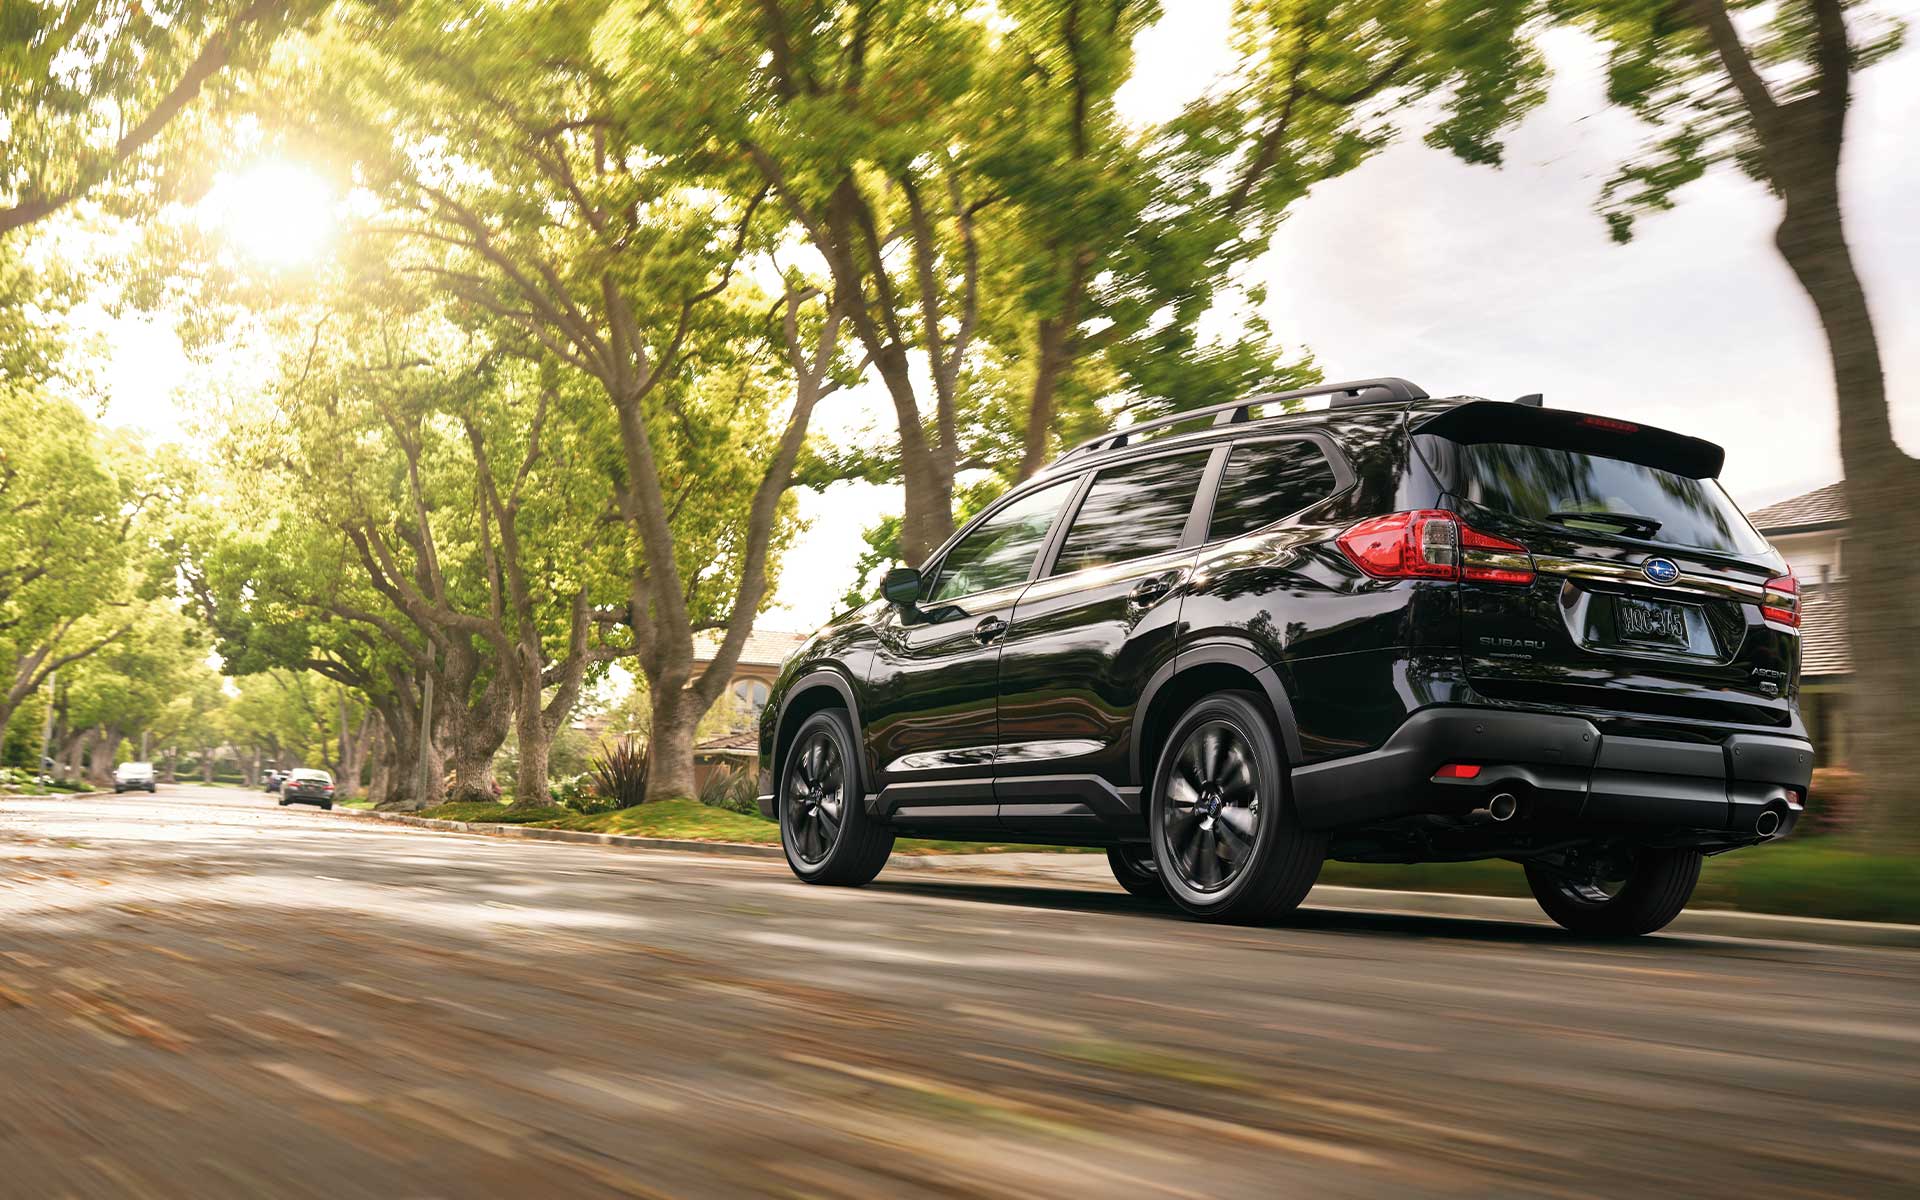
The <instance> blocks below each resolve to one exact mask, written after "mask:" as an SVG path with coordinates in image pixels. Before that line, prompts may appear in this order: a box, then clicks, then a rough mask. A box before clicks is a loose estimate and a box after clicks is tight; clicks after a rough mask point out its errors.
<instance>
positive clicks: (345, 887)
mask: <svg viewBox="0 0 1920 1200" xmlns="http://www.w3.org/2000/svg"><path fill="white" fill-rule="evenodd" d="M1917 1008H1920V953H1917V952H1914V951H1910V950H1898V949H1881V948H1867V947H1838V946H1822V945H1811V944H1800V945H1788V944H1784V943H1778V942H1759V941H1741V940H1737V939H1723V938H1712V939H1708V938H1694V937H1688V936H1685V935H1680V936H1669V937H1661V938H1656V939H1650V940H1648V941H1646V942H1644V943H1641V944H1636V945H1631V946H1606V945H1590V944H1580V943H1577V942H1574V941H1571V940H1569V939H1567V938H1566V937H1565V936H1563V935H1561V934H1560V933H1558V932H1557V931H1555V930H1553V929H1551V928H1548V927H1544V926H1540V925H1535V924H1518V923H1496V922H1475V921H1466V920H1457V919H1448V918H1439V917H1422V916H1401V915H1379V914H1365V913H1354V912H1339V911H1329V910H1317V911H1310V912H1306V913H1303V914H1302V915H1301V918H1300V920H1299V921H1298V922H1297V923H1296V924H1295V925H1293V926H1291V927H1289V928H1284V929H1271V930H1249V929H1215V928H1209V927H1204V926H1199V925H1195V924H1192V923H1189V922H1186V921H1184V920H1180V919H1178V918H1176V917H1175V916H1173V915H1172V914H1171V912H1169V911H1167V910H1165V909H1162V908H1159V907H1156V906H1154V905H1151V904H1146V903H1143V902H1140V901H1136V900H1134V899H1132V898H1130V897H1127V896H1125V895H1124V894H1123V893H1121V892H1120V891H1119V890H1118V889H1117V888H1116V887H1113V886H1112V885H1108V884H1102V883H1099V882H1097V881H1094V882H1087V881H1083V880H1079V879H1062V880H1059V881H1057V882H1056V881H1049V882H1047V883H1046V884H1045V885H1044V886H1036V885H1034V884H1033V883H1031V882H1021V881H1017V880H1006V879H995V878H993V877H991V876H987V875H975V874H968V873H964V872H960V873H955V872H948V871H897V872H892V873H890V874H887V875H883V876H882V877H881V879H880V881H879V882H878V883H877V884H875V885H874V886H872V887H869V888H867V889H864V890H862V891H858V892H849V891H836V890H827V889H816V888H808V887H805V886H804V885H801V884H798V883H796V882H794V881H793V880H792V879H791V877H790V876H789V875H788V873H787V870H786V868H785V866H784V864H782V863H779V862H768V861H765V860H752V859H728V858H716V857H712V856H695V855H675V854H661V853H647V852H635V851H630V850H617V849H602V848H598V847H578V846H561V845H554V844H548V843H542V842H533V841H508V840H497V839H486V838H478V837H464V836H459V835H442V834H433V833H426V832H423V831H418V830H398V829H390V828H386V827H383V826H380V825H377V824H375V823H373V822H356V821H345V820H340V819H337V818H331V817H327V816H323V815H321V814H318V813H315V812H312V811H310V810H305V809H280V808H277V807H276V806H275V805H274V803H273V800H272V798H271V797H267V796H265V795H263V794H261V793H258V792H241V791H235V790H225V789H200V788H190V787H163V788H162V790H161V792H160V794H159V796H158V797H157V798H156V797H148V796H144V795H143V796H137V797H135V796H126V797H112V796H107V797H96V798H88V799H79V800H74V799H51V800H13V799H8V800H0V1079H3V1080H5V1087H4V1088H0V1195H4V1196H9V1197H11V1196H21V1197H38V1196H55V1195H72V1196H84V1197H93V1196H102V1197H105V1196H114V1197H119V1196H130V1195H142V1196H164V1197H172V1196H180V1197H187V1196H192V1197H222V1196H295V1197H304V1196H314V1197H320V1196H326V1197H359V1196H366V1197H376V1196H377V1197H390V1196H460V1197H474V1196H600V1195H608V1196H613V1195H640V1196H656V1195H658V1196H727V1195H750V1194H772V1195H782V1196H789V1195H790V1196H802V1195H805V1196H849V1197H855V1196H857V1197H892V1196H908V1195H928V1196H1047V1197H1055V1196H1115V1195H1127V1196H1154V1195H1167V1196H1185V1197H1212V1196H1274V1195H1297V1196H1314V1197H1328V1196H1395V1197H1400V1196H1480V1195H1489V1194H1497V1195H1512V1196H1519V1195H1540V1196H1556V1197H1576V1196H1596V1197H1598V1196H1607V1197H1615V1196H1620V1195H1634V1194H1644V1193H1648V1192H1654V1191H1658V1192H1659V1193H1662V1194H1677V1195H1692V1196H1704V1195H1726V1196H1752V1197H1759V1196H1799V1195H1809V1194H1815V1195H1847V1196H1863V1195H1887V1196H1893V1195H1911V1194H1913V1189H1912V1183H1913V1180H1914V1179H1915V1178H1920V1115H1916V1114H1920V1013H1917V1012H1916V1009H1917Z"/></svg>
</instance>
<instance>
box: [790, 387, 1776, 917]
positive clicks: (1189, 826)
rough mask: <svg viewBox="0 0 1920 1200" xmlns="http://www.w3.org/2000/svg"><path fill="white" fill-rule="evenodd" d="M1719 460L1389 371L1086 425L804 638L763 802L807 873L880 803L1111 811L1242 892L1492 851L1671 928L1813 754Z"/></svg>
mask: <svg viewBox="0 0 1920 1200" xmlns="http://www.w3.org/2000/svg"><path fill="white" fill-rule="evenodd" d="M1309 395H1328V396H1330V397H1331V399H1330V401H1329V404H1328V407H1327V408H1325V409H1324V410H1319V411H1312V412H1293V411H1288V409H1289V408H1290V407H1291V406H1292V402H1295V401H1298V400H1300V399H1301V398H1303V397H1306V396H1309ZM1724 457H1725V455H1724V452H1723V451H1722V450H1721V449H1720V448H1719V447H1718V446H1715V445H1713V444H1712V443H1709V442H1704V441H1700V440H1698V439H1696V438H1691V437H1685V436H1682V435H1680V434H1676V433H1671V432H1668V431H1666V430H1662V429H1655V428H1651V427H1648V426H1643V425H1635V424H1631V423H1629V422H1626V421H1618V420H1614V419H1612V418H1610V417H1600V416H1590V415H1587V414H1584V413H1576V412H1564V411H1559V410H1555V409H1549V408H1545V407H1543V406H1542V405H1541V404H1540V401H1539V398H1538V397H1537V396H1529V397H1526V398H1524V399H1522V400H1520V401H1518V402H1513V403H1507V402H1494V401H1487V400H1480V399H1475V398H1471V397H1456V398H1453V399H1444V400H1436V399H1432V398H1430V397H1428V396H1427V394H1426V393H1425V392H1423V391H1421V390H1420V389H1419V388H1418V387H1415V386H1414V385H1413V384H1410V383H1408V382H1406V381H1405V380H1401V379H1372V380H1364V381H1360V382H1356V383H1342V384H1330V385H1327V386H1325V387H1318V388H1309V389H1305V390H1302V391H1297V392H1287V393H1282V394H1279V395H1273V396H1261V397H1256V398H1253V399H1251V400H1246V401H1240V402H1235V403H1232V404H1223V405H1219V406H1217V407H1214V408H1207V409H1201V410H1198V411H1194V412H1187V413H1182V414H1179V415H1177V416H1175V417H1170V418H1167V419H1165V420H1158V421H1150V422H1145V423H1142V424H1139V425H1135V426H1132V427H1129V428H1127V429H1123V430H1120V431H1118V432H1115V433H1110V434H1106V435H1104V436H1102V437H1099V438H1095V439H1093V440H1092V441H1090V442H1087V443H1085V444H1083V445H1081V446H1078V447H1076V448H1075V449H1073V450H1072V451H1069V452H1068V453H1067V454H1065V455H1064V456H1062V457H1061V458H1060V459H1059V460H1058V461H1056V462H1055V463H1053V464H1052V465H1051V466H1050V467H1049V468H1048V469H1047V470H1046V471H1044V472H1042V473H1041V474H1040V475H1038V476H1037V477H1035V478H1033V479H1031V480H1028V481H1027V482H1025V483H1023V484H1021V485H1020V486H1019V487H1016V488H1014V489H1013V490H1012V491H1010V492H1009V493H1007V494H1006V495H1005V496H1003V497H1001V498H1000V500H999V501H997V502H996V503H995V504H994V505H993V506H992V507H990V508H988V509H987V510H986V511H984V512H982V513H981V514H980V515H979V516H978V517H977V518H975V519H974V520H973V521H971V522H969V523H968V524H967V526H966V527H965V528H964V529H962V530H961V531H960V532H959V533H957V534H956V535H954V537H953V539H952V540H951V541H949V542H948V543H947V544H946V545H945V546H943V547H941V548H940V549H939V550H938V551H936V552H935V553H934V554H933V556H932V557H931V558H929V559H928V560H927V562H926V563H925V564H924V565H923V566H921V568H920V569H919V570H917V571H916V570H914V569H912V568H899V569H896V570H894V571H893V572H891V573H889V574H888V576H887V578H886V580H885V583H884V584H883V588H882V590H883V593H884V595H883V597H882V598H881V599H879V600H876V601H874V602H873V603H871V604H869V605H867V606H866V607H864V608H861V609H859V610H857V611H855V612H853V613H850V614H848V615H846V616H844V617H842V618H840V619H839V620H837V621H835V622H833V623H832V624H831V625H829V626H827V627H826V628H825V629H823V630H822V631H820V632H819V633H818V634H816V635H815V636H814V637H813V638H812V639H811V640H810V641H809V642H808V643H807V644H806V645H805V646H804V647H802V648H801V650H800V651H799V652H798V653H796V654H795V655H794V656H793V658H792V659H791V660H789V661H788V663H787V664H786V666H785V667H784V669H783V670H782V671H781V674H780V678H779V681H778V682H777V683H776V685H775V687H774V689H773V694H772V697H771V700H770V702H769V704H768V705H767V707H766V710H765V712H764V714H763V715H762V717H761V725H760V767H761V777H762V788H761V791H762V792H764V793H768V794H765V795H762V796H761V797H760V807H761V811H762V812H764V813H765V814H766V815H767V816H769V817H774V818H777V819H778V820H779V822H780V829H781V840H782V842H783V843H784V845H785V847H786V854H787V861H788V862H789V863H790V864H791V865H792V867H793V870H794V871H795V873H796V874H798V875H799V876H800V877H801V878H802V879H805V880H809V881H811V882H815V883H838V884H853V885H858V884H863V883H866V882H868V881H869V880H871V879H872V878H873V877H874V876H875V875H876V874H877V873H878V872H879V870H880V868H881V866H882V865H883V864H884V863H885V861H886V856H887V853H888V850H889V849H890V848H891V847H892V844H893V839H894V837H895V835H896V834H901V835H924V836H937V837H943V838H980V839H993V840H1001V841H1006V840H1019V841H1026V842H1049V843H1055V844H1061V845H1090V846H1103V847H1106V849H1107V855H1108V860H1109V861H1110V863H1111V864H1112V866H1113V871H1114V874H1115V876H1116V877H1117V878H1118V880H1119V882H1120V883H1121V884H1122V885H1123V886H1124V887H1126V888H1127V889H1128V890H1129V891H1132V892H1136V893H1140V894H1148V895H1157V894H1160V893H1162V892H1164V893H1165V894H1166V895H1167V896H1170V897H1171V898H1172V899H1173V900H1174V901H1175V902H1176V903H1178V904H1179V905H1180V906H1181V907H1182V908H1184V909H1185V910H1187V911H1188V912H1189V913H1192V914H1194V915H1196V916H1200V917H1207V918H1213V919H1219V920H1233V921H1259V920H1265V919H1270V918H1273V917H1276V916H1278V915H1280V914H1283V913H1285V912H1286V911H1288V910H1289V909H1291V908H1292V907H1294V906H1295V905H1297V904H1298V903H1299V902H1300V900H1301V899H1302V898H1303V897H1304V896H1305V895H1306V894H1307V891H1308V889H1309V888H1311V887H1312V886H1313V882H1314V879H1315V878H1316V876H1317V875H1318V873H1319V870H1320V864H1321V863H1322V861H1323V860H1324V859H1326V858H1328V857H1332V858H1335V859H1340V860H1345V861H1353V862H1427V861H1436V860H1463V859H1477V858H1508V859H1513V860H1515V861H1517V862H1519V863H1520V864H1522V866H1523V867H1524V868H1525V870H1526V876H1527V881H1528V883H1529V884H1530V885H1531V887H1532V889H1533V892H1534V895H1535V896H1537V897H1538V898H1539V901H1540V904H1541V906H1542V907H1543V908H1544V909H1546V911H1547V913H1548V914H1549V915H1551V916H1552V917H1553V919H1554V920H1556V921H1558V922H1559V923H1560V924H1562V925H1564V926H1566V927H1567V928H1569V929H1572V930H1575V931H1578V932H1582V933H1589V934H1596V935H1623V934H1637V933H1647V932H1650V931H1652V930H1655V929H1659V928H1660V927H1662V926H1664V925H1665V924H1666V923H1667V922H1669V921H1671V920H1672V919H1673V918H1674V917H1675V916H1676V915H1677V914H1678V913H1679V912H1680V910H1681V908H1682V907H1684V906H1685V904H1686V901H1687V898H1688V897H1689V895H1690V894H1691V893H1692V891H1693V887H1694V883H1695V881H1696V880H1697V879H1698V877H1699V873H1700V862H1701V857H1702V855H1703V854H1711V853H1715V852H1717V851H1721V850H1729V849H1733V848H1735V847H1739V846H1746V845H1751V844H1753V843H1756V842H1762V841H1766V840H1768V839H1770V838H1777V837H1780V836H1783V835H1785V834H1786V833H1788V832H1790V831H1791V830H1792V828H1793V825H1794V823H1795V821H1796V820H1797V819H1798V816H1799V814H1800V812H1801V807H1802V805H1803V803H1804V801H1805V798H1806V792H1807V784H1808V781H1809V779H1810V777H1811V774H1812V767H1813V750H1812V747H1811V746H1810V745H1809V743H1808V741H1807V734H1806V729H1805V726H1804V725H1802V723H1801V720H1800V714H1799V709H1798V705H1797V704H1796V702H1795V691H1796V688H1797V685H1798V676H1799V630H1798V625H1799V609H1798V597H1797V591H1796V585H1795V583H1794V579H1793V576H1792V574H1791V573H1790V572H1789V570H1788V567H1787V564H1786V562H1785V560H1783V559H1782V558H1781V557H1780V555H1779V553H1778V552H1777V551H1775V550H1774V549H1773V548H1772V547H1771V546H1769V545H1768V544H1767V542H1766V541H1765V540H1764V539H1762V538H1761V537H1760V535H1759V534H1757V533H1755V532H1754V530H1753V527H1752V526H1751V525H1750V524H1748V522H1747V520H1746V518H1745V517H1743V516H1742V515H1741V513H1740V511H1739V509H1738V508H1736V507H1735V506H1734V504H1733V502H1732V501H1731V500H1729V499H1728V498H1727V495H1726V493H1725V492H1724V491H1723V490H1722V489H1721V487H1720V485H1719V484H1718V483H1716V482H1715V476H1716V475H1717V474H1718V473H1719V470H1720V467H1721V463H1722V461H1723V459H1724Z"/></svg>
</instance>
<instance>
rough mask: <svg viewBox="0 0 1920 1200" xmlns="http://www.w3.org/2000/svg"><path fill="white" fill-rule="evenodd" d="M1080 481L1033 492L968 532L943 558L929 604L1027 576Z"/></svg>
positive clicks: (928, 598)
mask: <svg viewBox="0 0 1920 1200" xmlns="http://www.w3.org/2000/svg"><path fill="white" fill-rule="evenodd" d="M1078 483H1079V480H1078V479H1069V480H1062V481H1061V482H1059V483H1056V484H1052V485H1050V486H1048V487H1043V488H1041V489H1040V490H1039V491H1037V492H1031V493H1029V494H1028V495H1025V496H1022V497H1021V498H1020V499H1018V500H1015V501H1014V502H1013V503H1011V504H1009V505H1007V506H1006V507H1004V508H1002V509H1000V510H999V511H998V512H996V513H994V514H993V515H992V516H989V517H988V518H987V519H986V520H984V521H982V522H980V523H979V524H978V525H976V526H974V527H973V528H972V529H970V530H968V531H967V534H966V536H965V537H962V538H961V539H960V540H959V541H958V542H955V543H954V545H953V549H951V550H949V551H947V556H946V558H944V559H943V560H941V563H940V574H939V578H938V579H936V580H935V582H934V585H933V591H932V592H931V593H929V594H928V596H927V600H928V602H930V603H935V602H939V601H945V600H954V599H958V598H959V597H961V596H971V595H973V594H974V593H975V592H985V591H990V590H991V589H993V588H998V587H1006V586H1007V585H1009V584H1014V583H1019V582H1021V581H1023V580H1025V579H1026V577H1027V573H1028V572H1029V571H1031V570H1032V569H1033V560H1034V558H1035V557H1036V556H1037V555H1038V554H1039V553H1040V543H1042V542H1044V541H1046V539H1047V530H1048V529H1049V528H1051V527H1052V525H1053V518H1054V515H1055V514H1056V513H1058V512H1059V511H1060V506H1061V505H1062V504H1065V503H1066V502H1067V497H1068V496H1070V495H1072V494H1073V489H1074V486H1075V485H1076V484H1078Z"/></svg>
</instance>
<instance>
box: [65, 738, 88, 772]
mask: <svg viewBox="0 0 1920 1200" xmlns="http://www.w3.org/2000/svg"><path fill="white" fill-rule="evenodd" d="M86 753H87V734H86V732H85V731H84V730H80V731H76V732H73V733H70V734H69V735H68V741H67V752H66V766H65V768H64V769H62V771H61V772H60V778H61V779H63V780H66V781H67V782H69V783H78V782H80V781H81V779H83V778H84V777H85V772H86V764H85V762H84V761H83V760H84V759H85V757H86Z"/></svg>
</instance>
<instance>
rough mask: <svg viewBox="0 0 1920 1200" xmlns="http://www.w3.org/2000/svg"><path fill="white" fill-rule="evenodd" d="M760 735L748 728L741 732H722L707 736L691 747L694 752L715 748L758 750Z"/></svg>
mask: <svg viewBox="0 0 1920 1200" xmlns="http://www.w3.org/2000/svg"><path fill="white" fill-rule="evenodd" d="M758 749H760V735H759V734H758V733H755V732H754V731H753V730H751V729H749V730H747V731H745V732H743V733H723V734H721V735H720V736H719V737H716V738H708V739H707V740H706V741H704V742H701V743H700V744H699V745H698V746H695V747H694V748H693V752H694V753H695V754H700V753H711V752H713V751H715V750H758Z"/></svg>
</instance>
